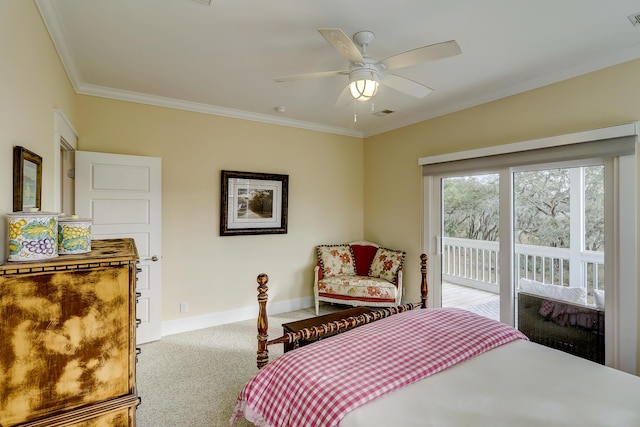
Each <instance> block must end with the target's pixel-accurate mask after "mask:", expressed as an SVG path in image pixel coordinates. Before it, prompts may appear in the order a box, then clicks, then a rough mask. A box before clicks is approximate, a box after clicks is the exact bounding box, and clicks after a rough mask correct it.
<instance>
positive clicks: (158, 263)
mask: <svg viewBox="0 0 640 427" xmlns="http://www.w3.org/2000/svg"><path fill="white" fill-rule="evenodd" d="M75 154H76V159H75V168H76V183H75V196H76V197H75V198H76V200H75V208H76V214H77V215H79V216H80V217H81V218H91V219H92V220H93V224H92V228H91V235H92V238H93V239H113V238H125V237H130V238H133V239H134V241H135V243H136V247H137V249H138V254H139V256H140V263H139V264H138V268H139V272H138V282H137V287H136V291H137V292H138V303H137V305H136V317H137V318H138V319H139V322H140V323H139V326H138V328H137V331H136V341H137V343H138V344H142V343H145V342H150V341H155V340H159V339H160V338H161V335H162V331H161V309H162V302H161V273H162V250H161V249H162V248H161V231H162V229H161V224H162V223H161V220H162V217H161V206H162V203H161V197H162V194H161V159H160V158H157V157H144V156H130V155H122V154H108V153H96V152H89V151H76V152H75Z"/></svg>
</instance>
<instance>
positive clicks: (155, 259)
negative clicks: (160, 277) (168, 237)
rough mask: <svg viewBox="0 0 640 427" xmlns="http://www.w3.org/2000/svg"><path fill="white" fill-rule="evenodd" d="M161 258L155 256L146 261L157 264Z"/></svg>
mask: <svg viewBox="0 0 640 427" xmlns="http://www.w3.org/2000/svg"><path fill="white" fill-rule="evenodd" d="M159 259H160V258H158V255H154V256H152V257H151V258H145V261H153V262H156V261H158V260H159Z"/></svg>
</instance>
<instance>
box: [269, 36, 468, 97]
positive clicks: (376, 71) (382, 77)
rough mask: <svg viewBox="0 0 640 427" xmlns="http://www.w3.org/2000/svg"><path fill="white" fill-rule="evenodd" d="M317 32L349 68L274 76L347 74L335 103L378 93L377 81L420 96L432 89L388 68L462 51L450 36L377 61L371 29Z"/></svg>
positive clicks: (300, 77)
mask: <svg viewBox="0 0 640 427" xmlns="http://www.w3.org/2000/svg"><path fill="white" fill-rule="evenodd" d="M318 32H319V33H320V34H321V35H322V36H323V37H324V38H325V39H326V40H327V42H329V44H330V45H331V46H333V48H334V49H336V50H337V51H338V53H339V54H340V55H342V56H343V57H345V58H346V59H347V60H348V61H349V63H350V65H349V69H347V70H339V71H321V72H317V73H310V74H298V75H294V76H286V77H280V78H277V79H275V81H276V82H278V83H281V82H288V81H292V80H301V79H308V78H317V77H329V76H338V75H347V76H349V84H348V85H347V86H346V87H345V89H344V90H343V91H342V93H341V94H340V96H339V97H338V102H336V106H340V105H342V104H345V103H346V102H347V101H348V100H349V95H351V96H352V97H353V98H354V99H356V100H358V101H368V100H369V99H371V98H372V97H373V96H375V94H376V93H377V91H378V84H383V85H385V86H388V87H390V88H392V89H395V90H397V91H399V92H402V93H405V94H407V95H411V96H414V97H416V98H423V97H425V96H427V95H428V94H429V93H431V92H432V91H433V89H431V88H430V87H428V86H425V85H423V84H421V83H418V82H415V81H413V80H410V79H407V78H405V77H400V76H397V75H395V74H391V73H389V72H388V71H390V70H395V69H399V68H404V67H409V66H412V65H417V64H421V63H424V62H430V61H435V60H438V59H442V58H447V57H450V56H454V55H459V54H460V53H461V50H460V46H459V45H458V43H457V42H456V41H455V40H449V41H446V42H442V43H436V44H432V45H428V46H422V47H419V48H416V49H413V50H409V51H406V52H402V53H399V54H397V55H393V56H390V57H388V58H386V59H383V60H381V61H376V60H375V59H373V58H370V57H369V56H368V55H367V46H368V45H369V43H371V41H372V40H373V38H374V34H373V32H371V31H359V32H357V33H355V34H354V35H353V41H351V39H350V38H349V37H348V36H347V35H346V34H345V33H344V32H343V31H342V30H340V29H338V28H323V29H319V30H318ZM354 42H355V43H354Z"/></svg>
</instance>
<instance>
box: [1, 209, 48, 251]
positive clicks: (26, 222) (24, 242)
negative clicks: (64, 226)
mask: <svg viewBox="0 0 640 427" xmlns="http://www.w3.org/2000/svg"><path fill="white" fill-rule="evenodd" d="M7 216H8V217H9V261H36V260H41V259H49V258H55V257H57V256H58V214H57V213H51V212H39V211H35V210H34V211H24V212H13V213H10V214H7Z"/></svg>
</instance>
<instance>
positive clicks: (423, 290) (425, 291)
mask: <svg viewBox="0 0 640 427" xmlns="http://www.w3.org/2000/svg"><path fill="white" fill-rule="evenodd" d="M428 259H429V257H428V256H427V254H422V255H420V273H422V283H420V295H421V299H422V308H427V303H428V301H429V284H428V283H427V268H428V267H427V260H428Z"/></svg>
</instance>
